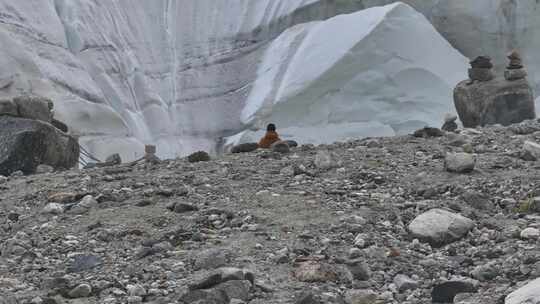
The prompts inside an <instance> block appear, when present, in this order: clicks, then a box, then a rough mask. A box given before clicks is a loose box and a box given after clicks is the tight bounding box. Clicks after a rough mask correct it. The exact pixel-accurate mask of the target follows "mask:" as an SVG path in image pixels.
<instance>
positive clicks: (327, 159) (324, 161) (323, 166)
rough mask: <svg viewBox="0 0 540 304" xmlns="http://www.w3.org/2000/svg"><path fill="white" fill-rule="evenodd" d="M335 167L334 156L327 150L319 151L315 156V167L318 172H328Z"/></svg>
mask: <svg viewBox="0 0 540 304" xmlns="http://www.w3.org/2000/svg"><path fill="white" fill-rule="evenodd" d="M336 166H337V163H336V161H335V159H334V156H333V155H332V153H330V151H328V150H320V151H318V152H317V155H315V167H317V168H318V169H319V170H329V169H332V168H334V167H336Z"/></svg>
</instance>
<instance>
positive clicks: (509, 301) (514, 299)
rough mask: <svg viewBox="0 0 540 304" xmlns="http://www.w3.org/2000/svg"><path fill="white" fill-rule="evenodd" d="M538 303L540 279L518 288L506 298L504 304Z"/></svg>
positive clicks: (539, 298)
mask: <svg viewBox="0 0 540 304" xmlns="http://www.w3.org/2000/svg"><path fill="white" fill-rule="evenodd" d="M539 302H540V279H536V280H534V281H532V282H530V283H529V284H527V285H525V286H523V287H521V288H519V289H518V290H516V291H514V292H512V293H511V294H509V295H508V296H506V298H505V300H504V304H529V303H539Z"/></svg>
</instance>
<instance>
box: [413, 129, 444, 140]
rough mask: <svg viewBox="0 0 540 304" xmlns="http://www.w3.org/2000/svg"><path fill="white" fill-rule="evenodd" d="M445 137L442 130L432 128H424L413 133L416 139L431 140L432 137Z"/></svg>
mask: <svg viewBox="0 0 540 304" xmlns="http://www.w3.org/2000/svg"><path fill="white" fill-rule="evenodd" d="M443 135H444V132H442V131H441V130H440V129H437V128H432V127H424V128H422V129H419V130H416V131H414V133H413V136H414V137H422V138H430V137H441V136H443Z"/></svg>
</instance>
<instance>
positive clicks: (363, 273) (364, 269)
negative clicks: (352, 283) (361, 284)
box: [347, 259, 371, 281]
mask: <svg viewBox="0 0 540 304" xmlns="http://www.w3.org/2000/svg"><path fill="white" fill-rule="evenodd" d="M347 268H348V269H349V271H350V272H351V273H352V275H353V277H354V278H355V279H356V280H360V281H367V280H369V278H370V277H371V272H370V270H369V266H368V265H367V264H366V263H365V262H364V261H362V260H359V259H357V260H350V261H347Z"/></svg>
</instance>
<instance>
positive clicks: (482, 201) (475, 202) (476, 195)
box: [461, 191, 490, 210]
mask: <svg viewBox="0 0 540 304" xmlns="http://www.w3.org/2000/svg"><path fill="white" fill-rule="evenodd" d="M461 198H462V199H463V200H464V201H465V202H466V203H467V204H469V206H471V207H473V208H475V209H479V210H485V209H486V208H489V206H490V200H489V197H488V196H487V195H485V194H483V193H480V192H477V191H467V192H465V193H464V194H463V195H462V196H461Z"/></svg>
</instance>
